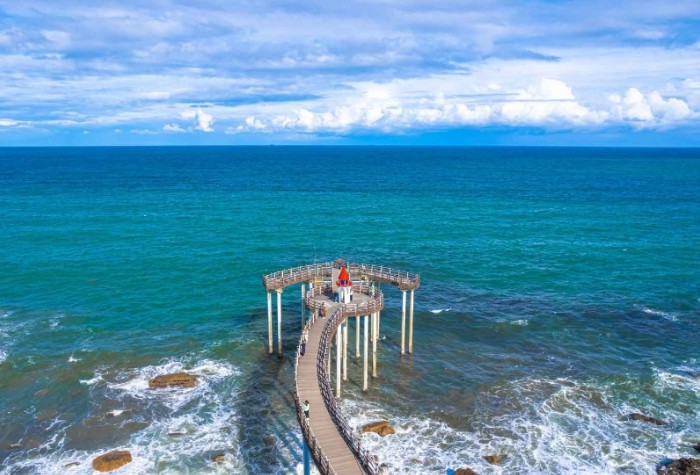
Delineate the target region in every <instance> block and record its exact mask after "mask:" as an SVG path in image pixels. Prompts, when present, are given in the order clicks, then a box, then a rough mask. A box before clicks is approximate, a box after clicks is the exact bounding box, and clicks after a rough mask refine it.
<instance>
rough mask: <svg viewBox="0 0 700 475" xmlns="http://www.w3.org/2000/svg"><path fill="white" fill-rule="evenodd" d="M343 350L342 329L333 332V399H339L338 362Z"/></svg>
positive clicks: (340, 327)
mask: <svg viewBox="0 0 700 475" xmlns="http://www.w3.org/2000/svg"><path fill="white" fill-rule="evenodd" d="M342 349H343V327H342V325H341V326H339V327H338V328H337V329H336V330H335V397H337V398H340V360H341V356H342V355H341V350H342Z"/></svg>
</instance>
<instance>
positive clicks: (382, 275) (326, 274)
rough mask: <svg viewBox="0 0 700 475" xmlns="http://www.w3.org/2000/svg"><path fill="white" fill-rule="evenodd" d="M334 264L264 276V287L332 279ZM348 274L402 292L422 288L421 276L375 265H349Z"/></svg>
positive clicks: (316, 265)
mask: <svg viewBox="0 0 700 475" xmlns="http://www.w3.org/2000/svg"><path fill="white" fill-rule="evenodd" d="M334 266H336V264H335V263H333V262H323V263H320V264H308V265H305V266H299V267H292V268H290V269H284V270H280V271H277V272H273V273H271V274H267V275H264V276H263V285H264V286H265V288H266V289H267V290H277V289H281V288H284V287H286V286H288V285H292V284H298V283H300V282H306V281H311V280H314V279H315V278H318V277H321V278H324V279H330V278H331V276H332V275H333V268H334ZM346 266H347V268H348V272H349V273H350V275H352V276H355V277H362V276H367V278H368V279H369V280H374V281H381V282H387V283H390V284H392V285H396V286H397V287H399V288H400V289H402V290H414V289H417V288H418V287H420V275H418V274H413V273H411V272H407V271H403V270H399V269H393V268H391V267H386V266H377V265H374V264H358V263H350V262H349V263H347V264H346Z"/></svg>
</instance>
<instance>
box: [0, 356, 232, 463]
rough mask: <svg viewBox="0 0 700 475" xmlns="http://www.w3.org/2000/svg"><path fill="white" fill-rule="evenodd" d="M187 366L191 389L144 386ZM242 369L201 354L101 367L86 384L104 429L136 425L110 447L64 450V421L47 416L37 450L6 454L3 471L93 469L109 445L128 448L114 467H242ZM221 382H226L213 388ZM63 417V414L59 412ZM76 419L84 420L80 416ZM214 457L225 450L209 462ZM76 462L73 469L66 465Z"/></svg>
mask: <svg viewBox="0 0 700 475" xmlns="http://www.w3.org/2000/svg"><path fill="white" fill-rule="evenodd" d="M177 371H187V372H188V373H191V374H196V375H198V376H199V377H200V378H199V382H198V384H197V385H196V386H195V387H194V388H177V389H159V390H150V389H148V380H149V379H150V378H152V377H154V376H157V375H159V374H165V373H171V372H177ZM239 374H240V371H239V370H238V369H237V368H236V367H234V366H233V365H231V364H230V363H228V362H226V361H216V360H210V359H202V360H199V361H194V362H192V364H186V363H185V362H183V361H175V360H169V361H166V362H163V363H162V364H158V365H152V366H145V367H141V368H132V369H128V370H122V371H120V372H119V373H117V374H113V370H110V369H109V368H107V367H104V366H103V367H99V368H97V369H96V370H95V372H94V375H93V377H92V378H89V379H86V380H81V383H82V384H85V385H88V386H89V388H90V392H91V394H93V399H94V400H95V404H94V409H93V414H92V415H89V416H88V417H87V420H95V419H99V420H100V422H99V424H100V426H102V427H105V429H104V430H109V429H108V428H109V427H113V429H114V430H119V428H120V427H123V426H127V425H129V424H133V423H138V424H141V425H142V426H143V427H142V428H139V429H138V430H136V431H135V432H133V433H131V434H130V435H128V433H127V435H126V437H128V440H127V439H124V440H122V443H120V444H115V446H108V447H97V448H95V449H94V450H71V449H66V448H65V447H66V442H65V438H66V437H67V433H68V430H69V427H68V426H67V425H65V424H64V423H63V422H64V421H62V420H58V418H57V420H56V421H52V422H50V423H49V424H50V427H53V429H52V430H51V438H50V440H46V441H44V443H43V444H42V445H41V446H40V447H37V448H35V449H31V450H28V451H26V452H20V451H18V452H17V453H16V455H14V456H11V457H10V458H8V459H7V460H5V464H4V465H3V470H0V473H2V474H5V473H6V472H5V471H4V470H7V473H8V474H9V473H15V472H20V473H37V474H40V475H43V474H55V473H64V472H66V473H75V474H92V473H93V470H92V466H91V464H92V460H93V459H94V458H95V457H97V456H99V455H101V454H103V453H106V452H108V451H110V450H114V449H122V450H128V451H129V452H131V454H132V458H133V461H132V462H131V463H129V464H128V465H126V466H124V467H123V468H121V469H120V470H119V473H123V474H142V473H222V474H223V473H245V472H246V467H245V466H244V463H243V460H244V458H243V457H242V456H241V454H240V453H239V450H240V449H239V447H238V440H239V435H238V433H237V428H238V427H239V422H238V419H239V414H238V412H237V404H236V398H237V392H238V391H237V386H238V382H237V378H236V376H238V375H239ZM218 384H224V385H225V386H224V387H215V386H216V385H218ZM59 417H60V416H59ZM77 423H78V424H81V423H82V422H81V421H78V422H77ZM214 455H224V460H223V462H221V463H214V462H213V461H212V457H213V456H214ZM72 463H77V464H78V465H75V466H71V467H70V469H68V468H67V467H66V464H72Z"/></svg>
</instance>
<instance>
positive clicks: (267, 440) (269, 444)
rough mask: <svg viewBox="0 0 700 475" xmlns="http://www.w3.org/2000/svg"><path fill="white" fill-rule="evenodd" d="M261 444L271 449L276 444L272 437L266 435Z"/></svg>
mask: <svg viewBox="0 0 700 475" xmlns="http://www.w3.org/2000/svg"><path fill="white" fill-rule="evenodd" d="M263 443H264V444H265V446H266V447H273V446H274V445H275V444H276V443H277V439H275V438H274V436H271V435H266V436H265V437H263Z"/></svg>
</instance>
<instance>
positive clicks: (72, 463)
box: [63, 462, 80, 468]
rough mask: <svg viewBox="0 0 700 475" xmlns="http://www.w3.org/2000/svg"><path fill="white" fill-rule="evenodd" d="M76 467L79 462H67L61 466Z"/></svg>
mask: <svg viewBox="0 0 700 475" xmlns="http://www.w3.org/2000/svg"><path fill="white" fill-rule="evenodd" d="M78 465H80V462H68V463H67V464H65V465H64V466H63V468H71V467H77V466H78Z"/></svg>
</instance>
